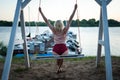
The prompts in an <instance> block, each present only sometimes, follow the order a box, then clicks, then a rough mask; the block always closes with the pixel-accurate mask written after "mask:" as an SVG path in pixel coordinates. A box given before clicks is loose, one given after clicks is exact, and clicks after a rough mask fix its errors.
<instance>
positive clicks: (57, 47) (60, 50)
mask: <svg viewBox="0 0 120 80" xmlns="http://www.w3.org/2000/svg"><path fill="white" fill-rule="evenodd" d="M67 49H68V48H67V46H66V45H65V44H55V46H54V47H53V51H54V52H56V53H57V54H59V55H62V54H63V53H64V52H65V51H66V50H67Z"/></svg>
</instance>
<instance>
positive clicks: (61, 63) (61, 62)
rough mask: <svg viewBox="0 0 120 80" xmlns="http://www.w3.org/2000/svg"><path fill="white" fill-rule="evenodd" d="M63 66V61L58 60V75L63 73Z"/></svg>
mask: <svg viewBox="0 0 120 80" xmlns="http://www.w3.org/2000/svg"><path fill="white" fill-rule="evenodd" d="M62 65H63V59H57V66H58V70H57V73H59V72H61V70H60V69H61V66H62Z"/></svg>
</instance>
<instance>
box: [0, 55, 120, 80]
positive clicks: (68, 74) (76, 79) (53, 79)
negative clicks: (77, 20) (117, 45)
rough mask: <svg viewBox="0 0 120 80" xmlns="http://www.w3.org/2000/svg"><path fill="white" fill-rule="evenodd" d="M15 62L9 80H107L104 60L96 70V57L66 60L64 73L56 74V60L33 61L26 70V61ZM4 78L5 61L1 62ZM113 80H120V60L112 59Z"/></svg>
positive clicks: (0, 74) (0, 69) (0, 67)
mask: <svg viewBox="0 0 120 80" xmlns="http://www.w3.org/2000/svg"><path fill="white" fill-rule="evenodd" d="M17 60H18V61H17ZM17 60H13V62H12V65H11V71H10V76H9V80H105V79H106V77H105V64H104V58H102V59H101V63H100V67H99V68H96V64H95V57H94V58H88V59H86V58H84V59H65V60H64V65H63V69H64V72H61V73H59V74H57V73H56V63H55V60H39V61H31V68H30V69H25V65H24V59H22V60H20V61H19V59H17ZM0 65H1V66H0V76H2V70H3V65H4V63H3V61H0ZM112 69H113V80H120V58H118V57H113V58H112Z"/></svg>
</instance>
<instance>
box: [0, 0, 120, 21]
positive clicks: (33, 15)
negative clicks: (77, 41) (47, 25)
mask: <svg viewBox="0 0 120 80" xmlns="http://www.w3.org/2000/svg"><path fill="white" fill-rule="evenodd" d="M39 1H40V0H31V2H30V3H29V4H28V5H27V6H26V7H25V8H24V16H25V21H43V19H42V17H41V15H40V14H39V12H38V7H39ZM16 3H17V0H0V20H7V21H13V19H14V14H15V9H16ZM75 3H76V0H41V5H40V6H41V8H42V10H43V13H44V14H45V16H46V17H47V18H48V19H50V20H67V19H68V18H69V17H70V15H71V13H72V11H73V9H74V5H75ZM77 3H78V14H75V16H74V18H73V19H77V15H78V16H79V19H80V20H82V19H86V20H89V19H91V18H95V19H96V20H99V16H100V6H99V5H98V4H97V3H96V2H95V0H77ZM107 11H108V12H107V13H108V19H115V20H117V21H120V0H112V1H111V2H110V4H109V5H108V6H107ZM38 16H39V18H38Z"/></svg>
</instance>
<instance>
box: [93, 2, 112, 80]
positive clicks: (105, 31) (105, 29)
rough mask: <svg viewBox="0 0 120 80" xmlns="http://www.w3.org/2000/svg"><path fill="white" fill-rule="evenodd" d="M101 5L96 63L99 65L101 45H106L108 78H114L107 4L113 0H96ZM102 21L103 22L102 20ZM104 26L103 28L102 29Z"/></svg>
mask: <svg viewBox="0 0 120 80" xmlns="http://www.w3.org/2000/svg"><path fill="white" fill-rule="evenodd" d="M95 1H96V2H97V3H98V4H99V5H100V7H101V18H100V24H101V25H100V26H99V27H100V28H99V29H101V30H99V38H98V39H99V40H98V54H97V58H96V64H97V66H98V64H99V62H100V56H101V46H100V45H103V46H104V50H105V68H106V80H113V77H112V64H111V55H110V43H109V30H108V19H107V5H108V4H109V3H110V2H111V0H95ZM101 21H102V22H101ZM102 26H103V30H102ZM102 34H103V35H104V40H103V41H102V40H101V39H102Z"/></svg>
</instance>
